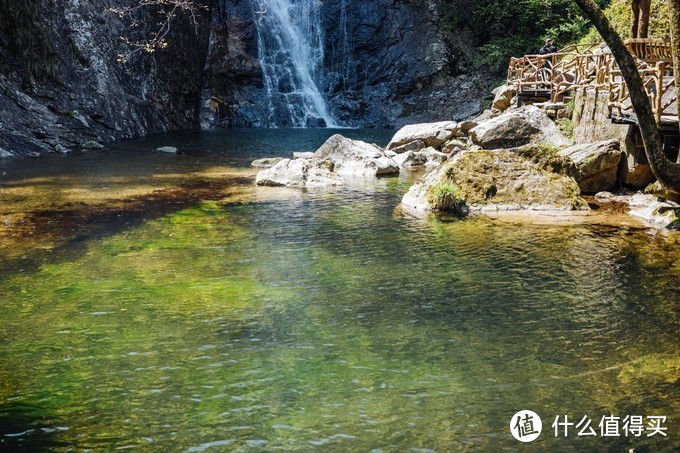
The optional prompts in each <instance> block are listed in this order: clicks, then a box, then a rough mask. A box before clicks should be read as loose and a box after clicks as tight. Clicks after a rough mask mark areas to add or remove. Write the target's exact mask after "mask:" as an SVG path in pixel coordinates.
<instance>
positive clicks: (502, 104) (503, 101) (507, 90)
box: [491, 85, 517, 112]
mask: <svg viewBox="0 0 680 453" xmlns="http://www.w3.org/2000/svg"><path fill="white" fill-rule="evenodd" d="M515 96H517V88H515V87H514V86H512V85H502V86H500V87H498V88H496V89H495V90H494V98H493V103H492V104H491V107H492V108H493V109H496V110H498V111H499V112H504V111H506V110H507V109H508V108H509V107H510V106H511V105H512V100H513V99H514V97H515Z"/></svg>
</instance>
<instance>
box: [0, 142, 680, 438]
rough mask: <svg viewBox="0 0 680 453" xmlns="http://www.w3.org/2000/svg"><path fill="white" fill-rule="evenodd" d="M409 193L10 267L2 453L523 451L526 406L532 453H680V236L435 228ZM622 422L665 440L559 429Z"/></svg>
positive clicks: (275, 208) (254, 206)
mask: <svg viewBox="0 0 680 453" xmlns="http://www.w3.org/2000/svg"><path fill="white" fill-rule="evenodd" d="M295 133H298V132H295ZM280 134H283V135H282V137H281V142H282V143H287V145H286V146H289V147H290V146H291V145H290V143H292V142H290V141H287V140H289V136H287V135H285V134H286V133H285V132H280ZM214 137H215V136H212V138H211V136H208V138H206V137H202V138H201V139H205V140H208V139H210V140H212V139H213V138H214ZM183 139H184V138H183V137H180V138H173V140H176V142H177V141H181V140H183ZM241 139H242V137H241ZM298 139H299V137H298ZM157 140H166V141H167V140H169V138H167V137H166V138H163V139H157ZM225 140H226V139H225ZM234 140H236V141H238V140H240V139H238V138H234ZM253 140H254V139H253V138H252V136H251V138H250V141H253ZM246 141H247V140H246ZM293 142H295V140H293ZM313 142H314V140H312V141H311V142H310V143H313ZM135 143H136V144H135ZM135 143H132V144H127V145H124V147H134V146H139V143H142V144H143V146H147V142H135ZM187 143H188V142H187ZM230 146H232V145H230ZM300 148H301V149H305V147H302V146H301V147H300ZM258 149H262V148H258V147H257V146H255V147H254V148H253V149H252V150H247V151H244V152H243V154H242V156H241V157H242V159H241V160H240V161H239V162H241V163H242V161H245V160H246V158H247V159H250V158H252V157H253V156H256V155H259V154H263V155H266V154H268V153H269V151H262V152H260V151H258ZM292 150H296V149H292ZM121 153H123V150H121ZM227 154H228V153H227ZM210 155H211V156H213V157H209V158H206V159H207V160H208V161H210V160H211V159H215V157H214V156H222V154H220V152H213V153H212V154H210ZM79 159H84V157H81V158H78V157H74V158H72V164H71V165H70V167H72V165H73V163H76V162H79ZM87 159H89V160H90V161H92V162H99V163H100V164H101V165H102V166H106V165H108V164H107V162H108V163H109V164H111V162H109V160H112V159H115V153H101V154H100V155H98V157H97V155H94V154H91V155H88V156H87ZM154 159H155V161H154V164H153V168H155V169H156V171H159V169H160V170H163V165H164V164H163V162H164V161H163V159H167V165H169V166H172V165H176V163H177V159H182V158H180V157H177V156H174V157H173V156H170V157H158V156H156V157H154ZM60 162H67V161H60ZM131 162H134V166H135V168H136V169H137V171H142V170H140V168H143V167H140V164H139V162H137V161H134V160H132V161H131ZM173 162H174V164H173ZM201 162H204V161H203V160H202V161H201ZM17 165H18V164H17ZM55 165H56V164H52V165H51V166H52V167H54V166H55ZM88 165H89V164H88ZM187 165H188V164H187ZM234 165H240V163H235V164H234ZM16 171H19V170H18V169H16ZM32 171H35V170H32ZM45 171H46V170H45ZM149 171H151V170H149ZM408 184H409V179H408V178H392V179H380V180H378V181H377V182H375V183H373V184H369V185H368V186H363V185H352V186H349V187H346V188H342V189H333V190H317V191H306V192H301V191H290V192H285V193H284V194H283V195H281V196H278V197H275V198H273V199H269V200H268V201H248V202H230V203H222V202H220V201H219V200H206V201H204V202H200V203H195V204H193V205H192V206H189V207H181V208H178V209H175V210H170V211H169V212H165V213H163V214H159V215H157V216H152V217H151V218H146V219H145V220H144V221H143V222H141V223H136V224H134V225H130V226H128V227H125V226H124V225H123V226H121V225H111V231H110V234H103V235H102V234H97V235H96V236H92V237H88V236H85V237H83V238H80V240H77V241H73V242H72V243H70V244H69V245H68V246H67V247H63V248H60V249H58V250H55V251H54V252H53V253H52V254H51V255H49V257H47V258H41V259H40V260H39V261H37V262H36V263H34V265H32V266H27V267H26V268H24V269H18V268H15V269H5V270H4V271H3V274H2V278H1V280H0V300H2V304H1V305H0V450H4V449H13V448H18V447H24V448H27V449H32V450H36V449H44V448H47V449H57V450H71V449H75V450H81V449H104V450H113V449H116V448H129V447H132V448H137V449H141V450H144V451H147V450H152V451H168V450H173V451H175V450H180V451H181V450H185V451H204V450H209V451H213V450H214V451H271V450H280V449H283V450H298V451H347V450H351V451H370V450H373V449H382V451H423V450H424V451H430V450H434V451H456V450H464V449H470V450H484V451H499V450H502V449H510V450H513V449H519V448H520V447H523V445H521V444H519V443H518V442H517V441H515V440H514V439H513V438H512V437H511V435H510V433H509V430H508V424H509V422H510V418H511V416H512V414H514V413H515V412H517V411H519V410H520V409H531V410H533V411H535V412H537V413H538V414H539V415H540V416H541V417H542V418H543V424H544V433H543V434H542V435H541V437H540V438H539V440H537V441H535V442H534V443H533V444H531V445H529V449H532V450H535V451H546V450H551V451H557V450H559V451H587V450H608V449H609V450H612V451H623V450H624V449H628V448H633V447H635V448H638V449H642V450H636V451H644V449H645V448H649V449H651V450H653V451H658V450H667V451H672V450H674V449H675V450H677V449H678V448H680V433H679V430H680V424H678V420H680V385H678V384H679V382H680V349H679V348H678V346H679V345H680V338H679V337H678V328H679V327H680V305H679V302H678V301H679V299H680V298H679V297H678V295H679V293H680V290H679V288H680V248H679V244H678V242H679V238H678V237H677V236H668V235H665V234H659V233H657V232H654V231H652V230H644V229H632V228H619V227H606V226H601V225H588V224H581V225H578V226H568V225H564V226H532V225H529V224H513V223H508V222H499V221H491V220H488V219H469V220H466V221H459V220H454V219H449V220H447V219H440V220H435V219H429V220H418V219H413V218H409V217H405V216H402V215H399V214H398V213H395V211H394V207H395V206H396V205H397V204H398V202H399V199H400V197H401V195H402V194H403V192H404V191H405V190H406V189H407V187H408ZM260 190H262V191H267V190H276V189H268V188H262V189H257V191H260ZM610 414H613V415H619V416H621V417H623V416H626V415H665V416H667V417H668V421H667V422H666V424H665V426H667V427H668V437H667V438H662V437H660V436H654V437H651V438H646V437H645V438H640V439H626V438H625V437H620V438H611V439H603V438H600V437H598V438H595V439H592V438H578V437H576V436H575V434H573V433H570V437H568V438H566V439H565V438H563V437H562V438H555V437H554V435H553V433H552V429H551V428H550V424H551V423H552V421H553V419H554V417H555V416H556V415H569V416H570V417H571V418H577V420H575V421H578V420H579V419H580V418H581V417H582V416H583V415H589V416H590V417H592V418H593V419H595V421H594V422H593V424H594V425H595V427H596V429H597V426H596V425H597V423H598V422H599V417H601V416H602V415H610ZM378 451H380V450H378Z"/></svg>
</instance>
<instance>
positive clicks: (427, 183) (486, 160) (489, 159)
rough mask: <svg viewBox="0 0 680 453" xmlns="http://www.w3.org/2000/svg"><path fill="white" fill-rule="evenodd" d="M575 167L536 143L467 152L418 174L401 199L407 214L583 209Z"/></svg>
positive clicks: (584, 203) (584, 204)
mask: <svg viewBox="0 0 680 453" xmlns="http://www.w3.org/2000/svg"><path fill="white" fill-rule="evenodd" d="M577 175H578V171H577V169H576V166H575V165H574V163H573V162H572V161H571V160H569V159H567V158H566V157H563V156H560V155H559V154H558V153H556V152H554V151H552V150H549V149H546V148H543V147H539V146H535V145H529V146H524V147H521V148H515V149H508V150H503V149H501V150H495V151H488V150H481V149H478V150H466V151H463V152H461V153H459V154H457V155H455V156H454V157H452V158H451V159H449V160H448V161H446V162H445V163H444V164H442V165H441V166H439V167H437V168H436V169H435V170H433V171H432V172H430V173H428V174H426V175H425V176H423V177H422V178H421V179H420V180H419V181H418V182H417V183H416V184H415V185H414V186H412V187H411V188H410V189H409V190H408V192H407V193H406V194H405V195H404V197H403V199H402V203H401V206H402V208H403V209H405V210H406V211H409V212H428V211H443V212H452V213H455V214H461V213H465V212H467V211H468V210H471V211H490V210H491V211H498V210H575V209H579V210H582V209H588V204H587V203H586V201H585V200H584V199H583V198H581V192H580V190H579V187H578V184H577V182H576V179H575V176H577Z"/></svg>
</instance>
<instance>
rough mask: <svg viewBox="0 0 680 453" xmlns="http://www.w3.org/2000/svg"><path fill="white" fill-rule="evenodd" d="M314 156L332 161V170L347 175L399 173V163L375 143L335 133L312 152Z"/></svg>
mask: <svg viewBox="0 0 680 453" xmlns="http://www.w3.org/2000/svg"><path fill="white" fill-rule="evenodd" d="M314 158H315V159H319V160H326V161H330V162H332V163H333V172H335V173H337V174H339V175H347V176H381V175H395V174H399V165H398V164H397V163H396V162H395V161H394V160H393V159H392V158H391V157H389V156H387V155H386V154H385V151H384V150H383V149H382V148H380V147H379V146H377V145H372V144H369V143H366V142H362V141H360V140H352V139H349V138H346V137H343V136H342V135H339V134H335V135H333V136H332V137H331V138H329V139H328V140H326V142H325V143H324V144H323V145H321V147H320V148H319V149H318V150H317V151H316V152H315V153H314Z"/></svg>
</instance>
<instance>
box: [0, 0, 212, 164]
mask: <svg viewBox="0 0 680 453" xmlns="http://www.w3.org/2000/svg"><path fill="white" fill-rule="evenodd" d="M198 3H199V4H202V5H208V3H209V2H207V0H199V1H198ZM41 4H42V6H41V10H40V16H39V17H38V18H37V19H36V21H35V22H34V23H33V25H32V26H33V27H34V28H35V30H34V35H35V36H42V35H43V34H44V35H45V39H46V40H47V42H49V43H50V47H51V49H50V50H47V51H46V53H45V55H47V56H46V57H45V58H42V59H41V60H40V61H39V62H37V63H36V64H37V66H38V67H39V68H40V70H41V71H43V72H45V73H50V72H51V73H53V75H52V76H45V75H43V76H40V77H30V76H28V75H27V73H26V71H25V69H24V66H23V64H22V61H23V57H22V56H20V55H18V54H17V52H16V51H15V49H16V48H17V45H16V43H15V42H14V38H13V34H12V32H11V31H9V30H7V29H3V28H2V26H0V60H1V61H2V62H3V64H2V66H3V70H2V74H1V75H0V123H2V124H3V128H2V133H0V147H3V148H5V149H11V150H13V152H14V153H15V154H17V155H27V154H28V153H41V154H42V153H50V152H54V151H55V144H56V143H54V142H52V143H50V141H51V140H56V141H57V142H58V143H60V144H62V146H64V147H65V148H75V147H80V145H81V144H82V143H85V142H88V141H97V142H99V143H107V142H112V141H116V140H121V139H127V138H133V137H140V136H145V135H150V134H158V133H163V132H168V131H171V130H177V129H189V128H195V127H197V126H198V125H199V123H198V115H197V113H198V106H199V102H200V94H201V83H202V71H201V70H198V71H197V70H196V68H203V67H204V64H205V58H206V55H207V48H208V47H207V46H208V37H209V34H210V27H209V26H208V25H209V23H210V21H209V15H210V11H209V10H203V9H201V10H200V11H198V15H197V16H196V18H197V20H198V28H194V27H193V26H192V25H191V23H190V19H189V17H187V16H186V15H177V17H176V18H175V19H174V21H173V25H172V39H171V40H170V44H169V45H168V46H167V48H165V49H158V50H156V52H154V53H153V55H151V54H147V53H146V52H139V53H136V54H135V55H133V56H132V58H130V59H129V61H128V62H127V63H121V62H118V61H117V58H118V54H119V53H121V52H124V51H126V50H129V49H128V48H127V47H126V46H125V44H124V43H123V42H122V39H121V38H127V39H129V40H131V41H139V40H142V39H146V37H148V36H149V35H150V34H151V33H152V32H154V31H156V29H157V24H158V20H159V19H160V16H159V15H158V11H156V10H155V9H153V8H145V9H144V10H143V12H142V14H141V18H142V20H141V21H140V23H139V26H138V27H136V28H131V27H130V24H129V22H126V21H123V20H121V19H120V18H119V17H118V16H117V15H116V14H113V13H111V12H110V11H109V10H108V8H109V7H117V6H118V7H125V6H129V5H130V2H129V1H127V0H112V1H109V2H102V1H101V0H93V1H88V2H85V1H62V0H57V1H53V2H41ZM3 14H4V13H3ZM31 51H40V49H36V48H32V49H31Z"/></svg>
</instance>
